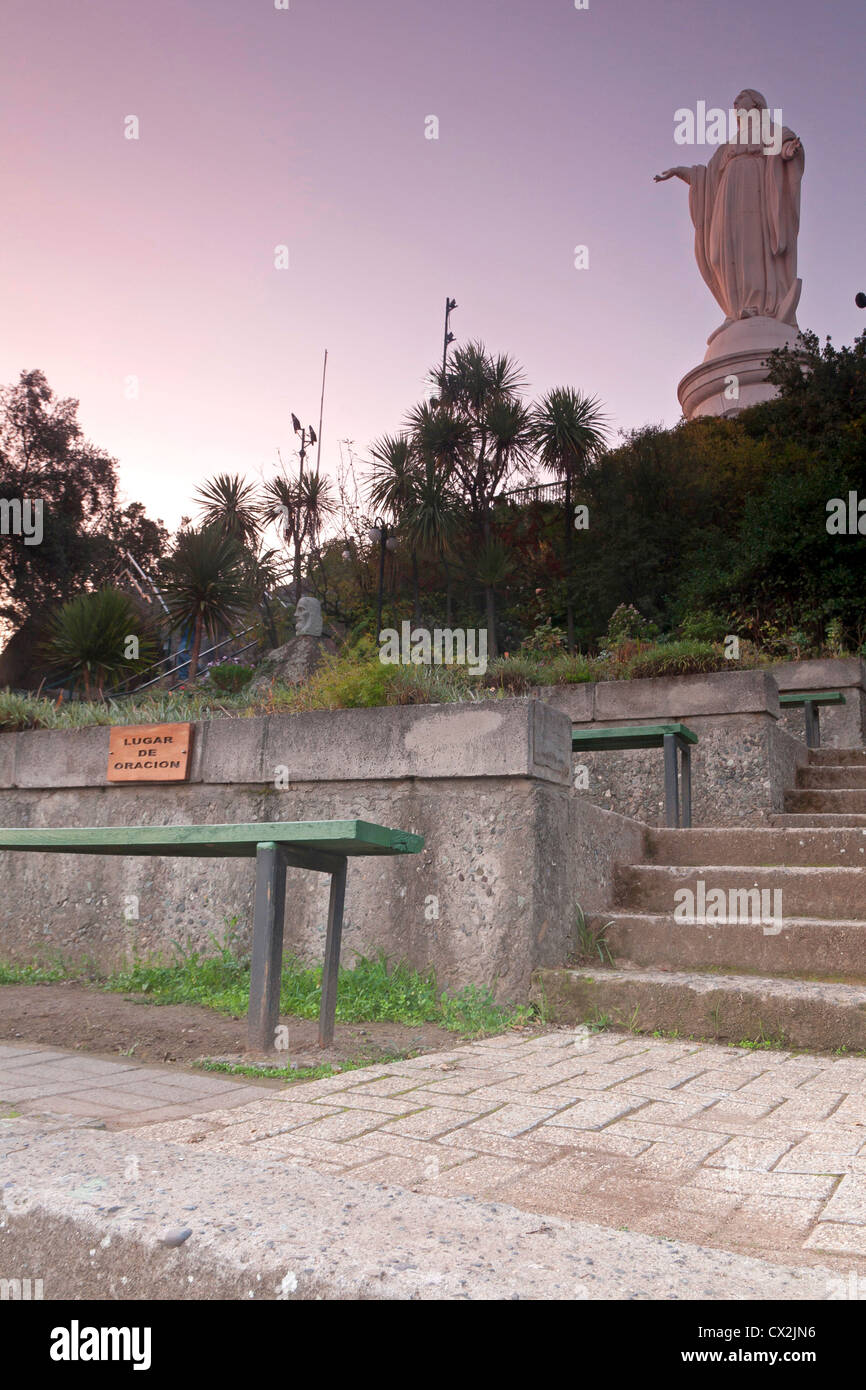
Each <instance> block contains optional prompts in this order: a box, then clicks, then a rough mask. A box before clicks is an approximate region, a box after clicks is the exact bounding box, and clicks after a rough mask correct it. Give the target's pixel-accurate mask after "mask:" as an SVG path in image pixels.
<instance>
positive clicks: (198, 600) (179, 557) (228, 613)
mask: <svg viewBox="0 0 866 1390" xmlns="http://www.w3.org/2000/svg"><path fill="white" fill-rule="evenodd" d="M164 573H165V596H166V602H167V604H168V608H169V612H170V614H171V620H172V625H173V627H175V628H189V629H191V630H192V635H193V636H192V649H191V652H190V659H189V680H190V683H192V682H193V681H194V680H195V678H196V675H197V673H198V659H199V653H200V651H201V640H202V634H203V633H204V632H205V631H206V632H208V633H210V634H211V635H213V634H214V633H215V632H216V630H217V628H219V627H225V628H228V629H231V628H232V626H233V625H234V624H235V623H236V622H237V621H238V620H239V619H240V618H242V617H243V616H244V614H245V613H247V612H248V611H249V608H250V606H251V603H252V594H251V592H250V588H249V584H248V580H247V576H246V574H245V571H244V558H243V551H242V549H241V547H240V545H239V544H238V542H237V541H236V540H235V538H234V537H233V536H228V535H225V534H224V533H223V532H222V531H220V529H219V527H217V526H203V527H201V528H200V529H198V530H195V529H193V530H187V531H181V533H180V535H179V536H178V538H177V542H176V545H175V548H174V552H173V553H172V555H171V556H170V557H169V560H168V561H167V563H166V565H165V570H164Z"/></svg>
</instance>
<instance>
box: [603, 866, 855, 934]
mask: <svg viewBox="0 0 866 1390" xmlns="http://www.w3.org/2000/svg"><path fill="white" fill-rule="evenodd" d="M700 885H703V892H704V894H705V895H709V894H710V893H711V892H713V891H714V890H715V891H718V890H721V892H723V893H724V895H725V898H726V900H727V901H728V903H733V904H734V905H735V906H736V904H737V903H740V904H741V906H740V907H739V909H738V910H739V912H740V913H741V914H743V913H746V912H749V913H750V914H751V915H754V914H755V913H756V912H760V910H761V905H760V902H758V906H757V909H751V908H749V905H748V900H747V895H749V896H751V897H752V898H753V899H754V900H755V901H757V900H758V895H759V894H761V895H764V898H765V900H766V903H767V905H768V906H767V908H766V909H765V911H772V912H773V913H775V912H776V906H775V905H776V902H777V901H778V903H779V905H780V906H779V911H780V912H781V913H783V914H784V915H785V916H787V917H817V918H820V919H821V920H826V919H827V918H834V917H844V918H848V919H851V920H855V921H862V920H866V868H863V867H862V866H861V867H856V866H852V867H851V868H848V867H845V868H837V867H834V868H827V867H826V866H824V865H821V866H820V867H813V866H809V867H806V866H802V865H797V866H779V865H773V866H769V867H765V866H760V865H759V866H756V865H746V864H698V865H692V864H620V865H618V866H617V867H616V869H615V871H614V876H613V905H614V907H626V908H631V909H632V910H642V911H644V912H663V913H671V914H672V913H673V912H674V909H675V908H676V907H677V906H678V904H680V903H682V901H683V899H682V898H681V897H679V898H678V897H677V896H676V894H677V893H680V892H682V890H684V889H685V890H688V891H689V892H690V893H692V895H693V897H695V898H696V897H697V894H698V893H699V892H700V891H701V890H700ZM737 894H738V895H739V897H736V896H734V897H732V896H731V895H737ZM777 894H778V895H780V896H779V897H778V898H777V897H776V895H777ZM728 910H729V911H733V910H734V908H729V909H728ZM698 915H699V916H702V915H703V912H702V910H701V909H700V908H698Z"/></svg>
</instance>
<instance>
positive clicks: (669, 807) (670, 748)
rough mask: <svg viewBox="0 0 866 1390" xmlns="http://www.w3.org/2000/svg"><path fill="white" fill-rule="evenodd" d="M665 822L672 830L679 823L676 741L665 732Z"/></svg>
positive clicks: (671, 735)
mask: <svg viewBox="0 0 866 1390" xmlns="http://www.w3.org/2000/svg"><path fill="white" fill-rule="evenodd" d="M664 738H665V824H666V825H667V826H668V827H669V828H670V829H672V830H675V829H677V828H678V827H679V823H680V796H679V785H678V780H679V779H678V776H677V741H676V738H675V736H674V735H673V734H665V736H664Z"/></svg>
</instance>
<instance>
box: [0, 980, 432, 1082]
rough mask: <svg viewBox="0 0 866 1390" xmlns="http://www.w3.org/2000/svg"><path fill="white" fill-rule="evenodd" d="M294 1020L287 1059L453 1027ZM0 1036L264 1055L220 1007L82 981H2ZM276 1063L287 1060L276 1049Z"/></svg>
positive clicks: (384, 1055)
mask: <svg viewBox="0 0 866 1390" xmlns="http://www.w3.org/2000/svg"><path fill="white" fill-rule="evenodd" d="M280 1022H281V1023H284V1024H286V1026H287V1028H288V1042H289V1047H288V1064H289V1065H290V1066H291V1067H292V1068H296V1067H316V1066H322V1065H323V1064H325V1063H330V1064H331V1065H332V1066H339V1065H340V1064H341V1063H343V1062H347V1061H349V1060H351V1061H357V1060H358V1059H359V1058H365V1059H368V1060H370V1061H373V1062H378V1061H382V1060H387V1059H388V1058H390V1057H393V1056H396V1055H402V1056H405V1055H406V1053H409V1052H430V1051H432V1050H435V1049H437V1048H451V1047H453V1046H454V1045H455V1042H456V1041H457V1039H456V1037H455V1034H454V1033H449V1032H447V1031H446V1030H445V1029H444V1028H437V1027H436V1026H435V1025H434V1024H425V1025H423V1026H422V1027H420V1028H410V1027H406V1026H405V1025H404V1024H400V1023H338V1024H337V1028H336V1033H335V1035H334V1045H333V1047H331V1048H328V1049H327V1050H326V1051H323V1050H322V1049H321V1048H319V1047H318V1045H317V1043H316V1034H317V1031H318V1024H317V1022H316V1020H314V1019H300V1018H282V1017H281V1018H280ZM0 1041H3V1042H9V1043H28V1042H29V1043H41V1044H44V1045H47V1046H50V1047H57V1048H68V1049H70V1050H78V1051H81V1052H93V1053H99V1054H101V1055H102V1056H105V1057H109V1056H118V1055H120V1056H123V1057H134V1058H135V1060H136V1061H137V1062H167V1063H171V1062H175V1063H177V1064H178V1065H181V1066H187V1067H188V1066H189V1065H190V1064H191V1063H192V1062H196V1061H199V1060H201V1059H203V1058H209V1059H212V1060H219V1061H233V1062H241V1061H247V1062H254V1061H263V1060H265V1059H263V1058H262V1057H261V1056H260V1055H259V1056H256V1057H253V1056H252V1055H249V1054H246V1019H245V1018H232V1017H230V1016H229V1015H228V1014H219V1013H215V1012H214V1010H212V1009H205V1008H203V1007H202V1006H201V1005H197V1004H154V1003H153V1001H152V1000H150V999H148V997H147V996H146V995H140V994H139V995H136V994H106V993H103V992H102V991H101V990H97V989H90V988H88V987H87V985H84V984H81V983H80V982H79V981H64V982H63V983H60V984H45V985H0ZM267 1061H268V1063H269V1065H271V1066H285V1065H286V1053H285V1052H282V1053H277V1052H274V1053H273V1054H272V1056H271V1057H270V1058H268V1059H267Z"/></svg>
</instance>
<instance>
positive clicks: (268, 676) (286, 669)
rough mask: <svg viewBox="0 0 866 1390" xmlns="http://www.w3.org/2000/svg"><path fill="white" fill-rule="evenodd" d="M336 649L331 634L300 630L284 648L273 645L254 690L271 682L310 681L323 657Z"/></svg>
mask: <svg viewBox="0 0 866 1390" xmlns="http://www.w3.org/2000/svg"><path fill="white" fill-rule="evenodd" d="M336 650H337V648H336V646H335V645H334V643H333V642H332V641H331V639H330V637H316V636H313V635H312V634H311V633H301V634H300V636H298V637H293V638H292V640H291V642H286V643H285V644H284V645H283V646H282V647H274V648H273V650H272V651H269V652H268V654H267V656H266V657H265V659H264V661H263V662H262V663H261V664H260V666H259V669H258V672H257V673H256V677H255V679H254V681H253V683H252V687H251V689H252V690H253V691H255V690H260V689H262V688H263V687H265V686H268V685H270V683H271V681H283V682H284V684H286V685H301V684H302V683H303V682H304V681H305V680H308V679H309V677H310V676H311V675H312V674H313V672H314V671H315V670H316V669H317V667H319V666H321V664H322V658H323V657H324V656H326V655H331V654H333V653H334V652H336Z"/></svg>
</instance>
